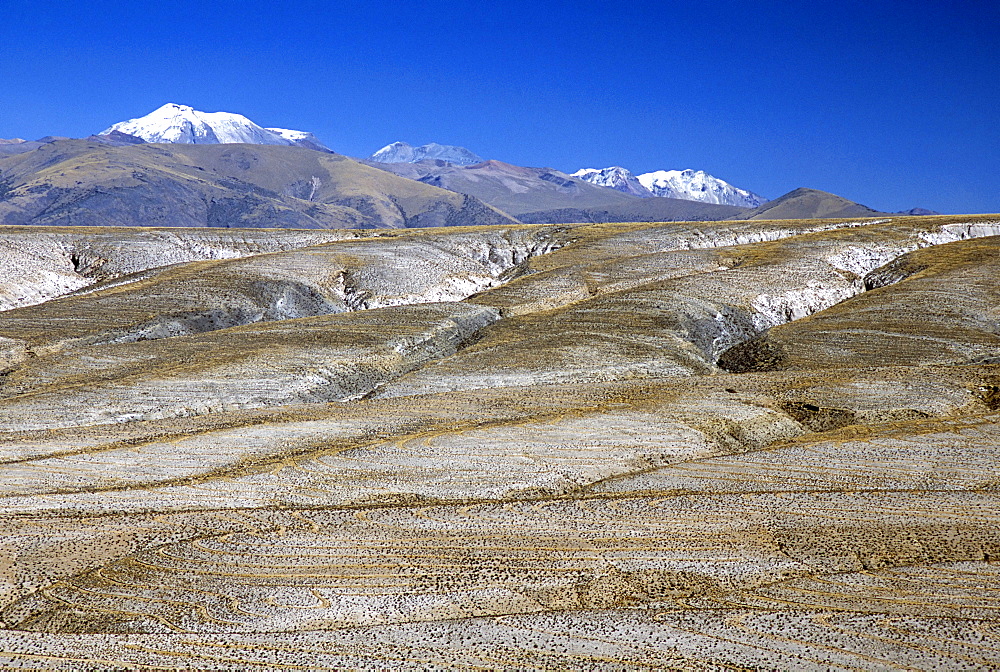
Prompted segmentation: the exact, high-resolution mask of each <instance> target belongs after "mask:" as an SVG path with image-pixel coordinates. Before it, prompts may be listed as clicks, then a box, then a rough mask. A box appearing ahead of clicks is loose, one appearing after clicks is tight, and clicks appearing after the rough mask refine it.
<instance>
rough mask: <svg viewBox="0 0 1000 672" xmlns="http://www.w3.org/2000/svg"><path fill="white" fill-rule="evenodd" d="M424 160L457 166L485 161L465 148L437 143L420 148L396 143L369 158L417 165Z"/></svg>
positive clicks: (383, 161) (380, 161)
mask: <svg viewBox="0 0 1000 672" xmlns="http://www.w3.org/2000/svg"><path fill="white" fill-rule="evenodd" d="M424 159H440V160H441V161H447V162H448V163H453V164H455V165H456V166H471V165H472V164H475V163H482V161H483V159H482V157H480V156H478V155H476V154H473V153H472V152H470V151H469V150H467V149H466V148H465V147H456V146H454V145H439V144H438V143H436V142H431V143H428V144H426V145H420V146H419V147H414V146H413V145H410V144H408V143H405V142H394V143H392V144H391V145H386V146H385V147H383V148H382V149H380V150H378V151H377V152H375V153H374V154H372V155H371V156H369V157H368V160H369V161H378V162H379V163H416V162H417V161H423V160H424Z"/></svg>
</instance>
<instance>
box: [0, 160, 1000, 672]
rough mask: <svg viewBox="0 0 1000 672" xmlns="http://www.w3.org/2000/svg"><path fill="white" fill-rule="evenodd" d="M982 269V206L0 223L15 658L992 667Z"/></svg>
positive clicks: (988, 293) (999, 585)
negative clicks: (488, 219) (515, 219)
mask: <svg viewBox="0 0 1000 672" xmlns="http://www.w3.org/2000/svg"><path fill="white" fill-rule="evenodd" d="M386 179H388V178H386ZM414 198H416V196H415V197H414ZM460 207H466V206H465V205H463V204H462V203H459V202H458V201H457V200H456V205H455V206H454V208H455V212H459V208H460ZM449 212H450V211H449ZM442 216H443V215H442ZM998 272H1000V216H996V215H974V216H932V217H899V216H886V217H881V218H868V219H836V220H830V219H822V220H781V221H738V222H733V221H721V222H697V223H660V224H658V223H636V224H565V225H563V224H558V225H520V224H516V223H514V224H510V225H496V226H489V227H486V226H484V227H446V228H431V229H419V228H418V229H392V230H390V229H374V230H373V229H368V230H291V229H289V230H263V229H197V228H163V229H156V228H149V229H140V228H102V227H80V228H76V227H38V226H30V227H29V226H25V227H18V226H7V227H0V460H2V462H3V463H4V468H3V470H2V471H0V481H2V484H0V627H2V630H0V666H3V667H5V668H13V669H35V670H49V669H65V670H91V669H93V670H98V669H100V670H104V669H153V670H157V669H178V668H179V669H188V668H192V669H220V670H251V669H262V670H270V669H275V670H280V669H289V670H313V669H324V668H341V669H342V668H347V669H398V668H414V669H444V668H447V669H454V668H471V669H601V670H615V669H630V670H631V669H656V670H662V669H694V670H702V669H706V670H731V669H848V670H903V669H905V670H914V669H918V670H929V669H949V670H954V669H995V668H997V667H1000V475H998V470H997V458H998V454H1000V423H998V419H1000V410H998V409H1000V284H998V283H997V277H998Z"/></svg>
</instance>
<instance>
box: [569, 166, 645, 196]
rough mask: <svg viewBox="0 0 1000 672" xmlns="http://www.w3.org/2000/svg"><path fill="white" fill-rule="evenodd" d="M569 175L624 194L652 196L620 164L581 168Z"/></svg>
mask: <svg viewBox="0 0 1000 672" xmlns="http://www.w3.org/2000/svg"><path fill="white" fill-rule="evenodd" d="M571 177H577V178H579V179H581V180H584V181H585V182H590V183H591V184H596V185H598V186H601V187H609V188H611V189H617V190H618V191H624V192H625V193H626V194H633V195H635V196H642V197H644V198H646V197H649V196H652V194H651V193H650V192H649V190H648V189H646V187H644V186H642V184H641V183H640V182H639V180H637V179H636V177H635V175H633V174H632V173H631V172H629V171H628V170H627V169H625V168H622V167H621V166H611V167H610V168H581V169H580V170H578V171H576V172H575V173H573V175H572V176H571Z"/></svg>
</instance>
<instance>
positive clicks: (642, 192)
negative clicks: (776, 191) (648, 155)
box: [573, 166, 767, 208]
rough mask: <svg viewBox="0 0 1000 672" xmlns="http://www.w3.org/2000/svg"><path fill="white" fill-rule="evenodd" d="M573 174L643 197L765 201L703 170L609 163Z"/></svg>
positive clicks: (745, 204)
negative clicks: (637, 171) (637, 169)
mask: <svg viewBox="0 0 1000 672" xmlns="http://www.w3.org/2000/svg"><path fill="white" fill-rule="evenodd" d="M573 177H579V178H580V179H581V180H586V181H587V182H590V183H591V184H597V185H600V186H602V187H609V188H611V189H617V190H618V191H622V192H625V193H626V194H633V195H635V196H642V197H647V196H659V197H661V198H679V199H682V200H685V201H699V202H701V203H715V204H717V205H735V206H737V207H741V208H756V207H757V206H759V205H761V204H763V203H765V202H767V199H766V198H764V197H763V196H760V195H758V194H755V193H753V192H752V191H747V190H746V189H740V188H739V187H734V186H733V185H731V184H729V183H728V182H726V181H725V180H720V179H719V178H717V177H713V176H712V175H709V174H708V173H706V172H705V171H703V170H690V169H688V170H657V171H655V172H652V173H643V174H641V175H633V174H632V172H631V171H629V170H628V169H626V168H622V167H621V166H611V167H610V168H602V169H597V168H582V169H580V170H578V171H576V172H575V173H573Z"/></svg>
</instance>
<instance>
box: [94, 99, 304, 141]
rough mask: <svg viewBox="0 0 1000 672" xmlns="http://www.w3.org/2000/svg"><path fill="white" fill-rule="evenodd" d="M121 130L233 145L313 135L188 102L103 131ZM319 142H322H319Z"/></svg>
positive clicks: (148, 136) (154, 137)
mask: <svg viewBox="0 0 1000 672" xmlns="http://www.w3.org/2000/svg"><path fill="white" fill-rule="evenodd" d="M112 131H119V132H121V133H127V134H129V135H134V136H136V137H137V138H142V139H143V140H145V141H146V142H174V143H184V144H197V145H216V144H224V145H225V144H232V143H238V142H245V143H249V144H253V145H297V144H301V143H300V140H302V139H304V138H306V136H310V137H311V134H309V133H304V132H302V131H290V130H287V129H273V130H272V129H266V128H262V127H261V126H258V125H257V124H255V123H253V122H252V121H250V120H249V119H247V118H246V117H244V116H243V115H242V114H233V113H231V112H200V111H198V110H196V109H194V108H192V107H190V106H188V105H177V104H176V103H167V104H166V105H164V106H163V107H161V108H159V109H157V110H154V111H153V112H150V113H149V114H147V115H146V116H144V117H138V118H136V119H129V120H128V121H122V122H119V123H117V124H114V125H113V126H111V127H109V128H107V129H105V130H104V131H102V133H101V135H107V134H109V133H111V132H112ZM317 144H318V143H317Z"/></svg>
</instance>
